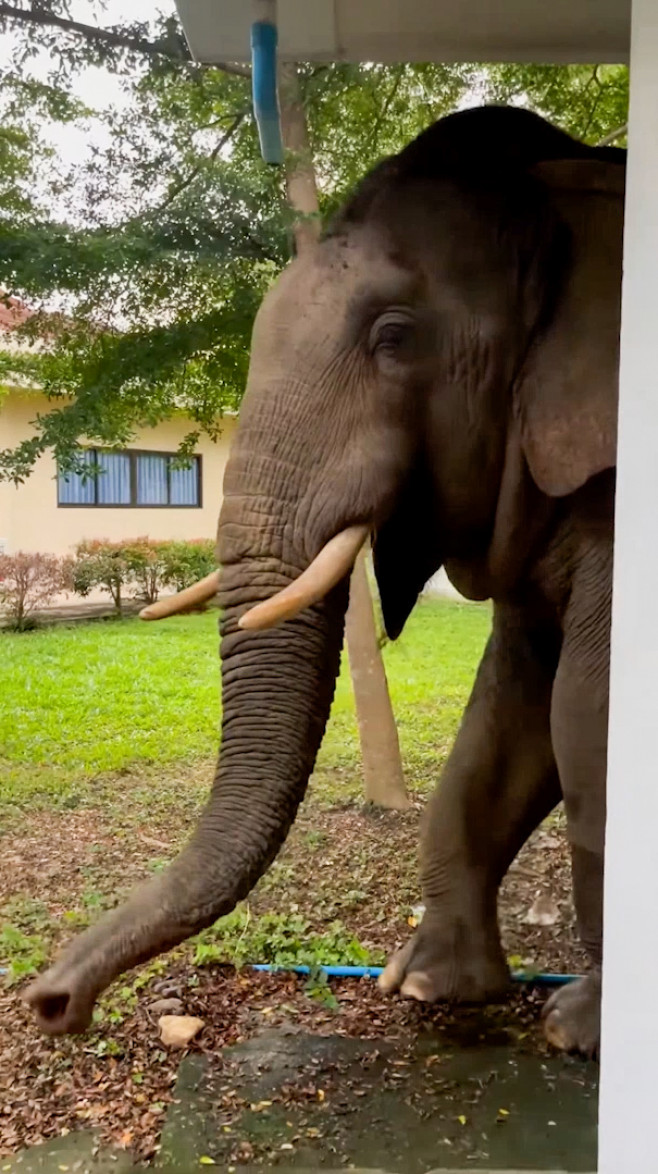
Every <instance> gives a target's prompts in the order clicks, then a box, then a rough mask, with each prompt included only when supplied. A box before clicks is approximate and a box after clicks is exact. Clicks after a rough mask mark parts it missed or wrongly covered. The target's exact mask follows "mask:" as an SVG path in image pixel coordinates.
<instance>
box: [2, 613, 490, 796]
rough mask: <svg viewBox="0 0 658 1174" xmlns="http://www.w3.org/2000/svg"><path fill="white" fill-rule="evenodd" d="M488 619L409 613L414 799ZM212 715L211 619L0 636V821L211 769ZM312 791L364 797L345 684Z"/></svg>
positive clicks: (455, 715) (408, 717)
mask: <svg viewBox="0 0 658 1174" xmlns="http://www.w3.org/2000/svg"><path fill="white" fill-rule="evenodd" d="M489 623H490V620H489V609H488V607H486V606H474V605H472V604H459V603H453V602H448V601H442V600H436V601H434V600H433V601H426V602H423V603H422V604H421V605H420V606H419V607H417V608H416V610H415V612H414V613H413V615H412V617H411V619H410V621H409V624H408V625H407V628H406V629H405V631H404V633H403V635H402V637H401V638H400V640H399V641H398V642H397V643H395V644H389V645H388V646H387V647H386V649H385V653H384V655H385V659H386V667H387V671H388V675H389V680H390V687H391V694H392V698H393V704H394V707H395V712H396V716H397V720H398V725H399V730H400V740H401V744H402V751H403V755H404V759H405V766H406V769H407V773H408V775H409V783H410V786H411V787H412V788H414V789H418V788H421V789H422V787H423V786H424V785H425V784H426V782H427V781H428V775H434V774H435V773H436V767H437V764H438V763H440V761H441V760H442V758H443V757H444V755H445V752H446V749H447V748H448V746H449V744H450V742H451V741H452V738H453V737H454V733H455V730H456V727H457V724H458V721H459V715H460V713H461V710H462V708H463V706H464V703H465V701H466V699H467V696H468V692H469V689H470V685H471V682H472V679H473V673H474V670H475V667H476V664H477V661H478V658H479V656H480V653H481V650H482V647H483V644H484V641H485V639H486V636H487V633H488V630H489ZM219 712H220V700H219V668H218V661H217V628H216V613H210V614H206V615H202V616H191V617H176V618H172V619H170V620H168V621H167V622H166V623H161V624H144V623H143V622H141V621H139V620H136V619H135V620H124V621H123V622H121V623H90V624H85V625H78V626H76V627H70V628H66V627H53V628H50V629H45V630H42V631H37V632H32V633H26V634H24V635H13V634H8V633H5V634H3V635H1V636H0V746H1V747H2V750H1V753H0V815H1V814H2V810H3V808H5V810H6V809H7V807H8V806H11V807H15V806H17V805H18V806H21V805H22V804H24V803H26V802H29V804H30V806H32V807H34V805H35V804H38V805H43V804H44V803H45V804H47V805H55V806H61V805H63V806H64V807H72V806H74V805H75V804H76V803H80V802H84V801H86V800H87V799H88V797H89V782H90V780H92V779H93V780H95V785H96V786H97V785H98V779H99V776H103V775H107V774H108V772H117V771H125V770H131V769H133V768H136V767H137V768H148V767H152V768H155V767H158V766H171V765H173V764H181V765H183V764H192V763H194V762H199V761H205V760H208V759H209V758H211V757H212V756H213V754H214V752H215V750H216V746H217V730H218V721H219ZM317 775H318V781H319V783H320V789H321V788H322V780H324V782H325V783H326V784H327V785H328V784H329V780H330V779H331V778H332V777H333V778H334V780H335V779H338V778H341V777H342V778H345V784H344V785H345V786H346V792H345V794H346V797H349V796H354V795H356V794H358V787H359V781H358V737H357V731H356V725H355V719H354V707H353V702H352V696H351V690H350V683H349V676H348V674H347V672H346V671H345V668H344V670H343V672H342V674H341V678H340V681H339V684H338V689H337V693H336V699H335V702H334V707H333V711H332V715H331V721H330V724H329V728H328V730H327V734H326V737H325V741H324V745H323V747H322V752H321V755H320V759H319V762H318V772H317Z"/></svg>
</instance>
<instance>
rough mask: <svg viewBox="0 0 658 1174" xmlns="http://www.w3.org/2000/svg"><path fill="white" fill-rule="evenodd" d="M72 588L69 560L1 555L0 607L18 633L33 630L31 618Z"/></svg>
mask: <svg viewBox="0 0 658 1174" xmlns="http://www.w3.org/2000/svg"><path fill="white" fill-rule="evenodd" d="M70 587H71V564H70V560H69V559H61V558H56V557H55V555H53V554H29V553H27V552H26V551H23V550H19V551H17V553H16V554H3V555H0V603H1V604H2V606H3V608H4V610H5V611H6V612H7V614H8V616H9V622H10V625H11V627H12V628H14V629H15V630H16V631H18V632H23V631H25V629H26V628H28V627H30V626H31V623H32V622H31V620H30V615H31V613H32V612H33V611H35V610H36V609H37V608H39V607H46V606H47V605H48V604H49V603H50V602H51V600H52V599H53V596H55V595H58V594H59V593H60V591H67V590H69V589H70Z"/></svg>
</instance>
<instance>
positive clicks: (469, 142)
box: [26, 106, 625, 1056]
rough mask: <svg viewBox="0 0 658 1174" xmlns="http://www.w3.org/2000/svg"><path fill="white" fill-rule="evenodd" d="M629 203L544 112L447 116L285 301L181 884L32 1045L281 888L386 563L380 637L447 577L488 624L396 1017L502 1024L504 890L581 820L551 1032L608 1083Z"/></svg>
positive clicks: (246, 451)
mask: <svg viewBox="0 0 658 1174" xmlns="http://www.w3.org/2000/svg"><path fill="white" fill-rule="evenodd" d="M624 182H625V152H624V151H622V150H617V149H614V148H593V147H590V146H586V145H584V144H582V143H580V142H578V141H576V140H575V139H573V138H572V137H570V136H569V135H567V134H566V133H564V132H563V131H561V130H559V129H557V128H556V127H554V126H552V125H550V124H549V123H548V122H546V121H545V120H544V119H542V118H540V117H539V116H538V115H535V114H533V113H531V112H530V111H527V110H523V109H519V108H511V107H505V106H482V107H478V108H474V109H469V110H464V111H461V112H457V113H455V114H451V115H449V116H447V117H445V118H442V119H440V120H439V121H437V122H436V123H434V124H433V125H431V126H430V127H428V128H427V129H426V130H425V131H424V132H423V133H421V134H420V135H419V136H418V137H417V138H416V139H414V140H413V141H412V142H411V143H409V144H408V145H407V146H406V147H405V148H404V149H403V150H401V151H400V152H399V154H397V155H394V156H392V157H390V158H387V159H385V160H383V161H382V162H381V163H379V164H378V165H377V166H375V168H374V169H373V170H371V171H370V172H369V174H367V175H366V176H365V178H364V179H363V180H362V181H361V183H360V184H359V185H358V186H357V188H356V190H355V191H354V192H353V193H352V194H351V196H350V197H349V198H348V199H347V200H346V202H345V203H344V205H343V206H342V208H341V209H340V210H339V211H338V212H337V213H336V214H335V215H334V217H333V219H332V220H331V221H330V223H329V225H328V227H327V228H326V229H325V231H324V233H323V235H322V236H321V238H320V239H319V240H318V242H317V243H315V244H313V245H312V246H311V247H310V248H309V249H308V250H306V251H304V252H303V253H302V254H301V255H299V256H297V257H294V258H293V259H292V260H291V262H290V263H289V264H288V266H287V267H286V268H285V269H284V270H283V272H282V273H281V274H280V275H279V276H278V278H277V279H276V281H275V282H274V284H273V285H272V286H271V288H270V289H269V290H268V292H267V294H266V296H265V298H264V300H263V303H262V305H261V307H260V309H259V312H258V314H257V317H256V321H255V324H254V329H253V336H252V347H251V355H250V366H249V375H248V381H247V388H246V392H245V397H244V401H243V405H242V409H241V412H240V420H239V427H238V430H237V435H236V439H235V441H234V443H233V446H232V450H231V454H230V457H229V461H228V464H227V466H226V471H225V477H224V496H223V501H222V506H221V513H220V518H219V527H218V547H217V555H218V566H219V568H220V570H219V571H218V572H217V577H215V576H210V577H209V581H208V582H205V583H204V584H202V585H201V588H200V591H199V593H198V596H199V597H198V598H197V599H196V602H197V603H198V602H199V599H200V598H201V597H205V596H208V595H209V594H213V593H214V592H215V591H217V592H218V600H219V603H220V607H221V618H220V632H221V664H222V668H221V672H222V696H223V705H222V714H223V716H222V731H221V747H220V754H219V761H218V767H217V772H216V776H215V779H214V782H213V786H212V791H211V795H210V798H209V801H208V804H207V806H206V808H205V810H204V811H203V813H202V814H201V816H200V819H199V822H198V825H197V827H196V830H195V831H194V833H193V835H192V837H191V839H190V841H189V843H188V844H187V846H186V847H185V848H184V849H183V850H182V852H181V854H180V855H179V856H178V857H177V858H176V859H175V860H174V861H173V862H172V864H171V865H170V866H169V868H168V870H166V871H165V872H163V873H162V874H160V875H159V876H157V877H156V878H154V879H152V880H150V881H148V882H147V883H146V884H144V885H142V886H141V887H139V888H138V889H137V890H136V891H135V893H134V894H133V895H132V896H131V897H129V898H128V900H127V902H126V903H125V904H124V905H122V906H121V907H119V908H118V909H116V910H114V911H112V912H110V913H109V914H107V915H106V916H105V917H104V918H103V919H102V920H101V921H100V922H99V923H98V924H96V925H94V926H92V927H91V928H90V929H88V930H87V931H86V932H84V933H83V934H82V935H81V936H80V937H78V938H77V939H75V940H74V941H73V942H72V944H70V945H69V946H68V948H67V949H65V951H64V953H63V955H62V956H61V957H59V958H58V959H56V961H55V963H54V964H53V966H52V967H51V968H50V969H49V970H48V971H47V972H46V973H45V974H43V975H41V976H39V977H38V978H37V979H36V981H35V983H34V984H33V985H32V986H31V987H30V989H29V991H28V992H27V995H26V997H27V1000H28V1002H29V1003H30V1005H31V1006H32V1008H33V1009H34V1011H35V1013H36V1016H37V1020H38V1023H39V1024H40V1026H41V1028H42V1029H43V1030H45V1031H46V1032H50V1033H53V1034H57V1033H64V1032H77V1031H82V1030H84V1028H85V1027H86V1026H87V1024H88V1023H89V1021H90V1017H91V1013H92V1007H93V1004H94V1001H95V999H96V998H97V996H98V995H99V993H100V992H101V991H102V990H103V989H104V988H105V987H106V986H107V985H108V984H109V983H110V982H111V981H112V980H113V979H114V978H115V977H116V976H117V975H119V974H120V973H121V972H123V971H124V970H126V969H128V968H130V967H133V966H135V965H136V964H138V963H142V962H144V961H146V960H147V959H149V958H150V957H152V956H153V955H155V954H157V953H159V952H163V951H166V950H168V949H170V948H171V947H173V946H174V945H176V944H177V943H179V942H181V941H182V940H184V939H186V938H188V937H189V936H190V935H192V934H195V933H197V932H198V931H200V930H202V929H203V928H204V927H206V926H208V925H210V924H211V923H213V922H214V921H216V920H217V918H219V917H221V916H223V915H224V914H227V913H228V912H229V911H230V910H231V909H233V907H234V906H235V904H236V902H238V901H240V900H241V899H243V898H245V897H246V896H247V894H248V893H249V891H250V890H251V888H252V887H253V885H254V884H255V883H256V881H257V880H258V879H259V877H261V876H262V874H263V873H264V871H265V870H266V869H267V868H268V867H269V865H270V864H271V863H272V861H273V860H274V858H275V856H276V854H277V852H278V850H279V848H280V847H281V845H282V843H283V842H284V840H285V838H286V835H287V833H288V831H289V829H290V827H291V825H292V823H293V821H294V819H295V815H296V812H297V808H298V806H299V803H300V801H301V800H302V798H303V796H304V793H305V789H306V786H307V782H308V779H309V775H310V774H311V773H312V770H313V766H314V762H315V758H316V754H317V751H318V748H319V746H320V743H321V740H322V737H323V733H324V729H325V726H326V723H327V719H328V716H329V711H330V707H331V703H332V697H333V692H334V684H335V681H336V677H337V673H338V670H339V659H340V652H341V646H342V641H343V633H344V619H345V612H346V608H347V603H348V594H349V577H350V571H351V568H352V566H353V564H354V561H355V558H356V556H357V553H358V551H359V550H360V548H361V547H362V546H363V544H364V542H365V541H366V540H369V541H370V542H371V543H372V550H373V560H374V568H375V573H376V579H377V584H378V589H379V594H380V597H381V606H382V612H383V617H384V621H385V625H386V630H387V632H388V635H389V636H390V637H391V638H396V637H398V636H399V634H400V633H401V631H402V629H403V627H404V625H405V622H406V620H407V618H408V616H409V614H410V612H411V610H412V608H413V606H414V604H415V602H416V600H417V598H418V595H419V593H420V592H421V590H422V588H423V586H424V584H425V583H426V582H427V580H428V579H429V578H430V577H431V576H432V575H433V574H434V573H435V572H436V571H437V570H438V569H439V568H440V567H444V568H445V569H446V571H447V574H448V576H449V578H450V580H451V581H452V583H453V584H454V585H455V586H456V587H457V589H458V590H459V591H460V592H461V593H462V594H464V595H466V596H467V597H468V598H470V599H474V600H485V599H489V600H491V601H492V617H493V618H492V629H491V634H490V638H489V640H488V643H487V645H486V648H485V651H484V654H483V657H482V661H481V664H480V666H479V670H478V672H477V676H476V679H475V684H474V686H473V690H472V694H471V697H470V700H469V702H468V705H467V707H466V710H465V712H464V715H463V720H462V723H461V726H460V729H459V732H458V735H457V738H456V741H455V745H454V748H453V750H452V752H451V754H450V756H449V760H448V762H447V764H446V766H445V768H444V771H443V773H442V777H441V779H440V782H439V785H438V787H437V789H436V792H435V793H434V795H433V797H432V798H431V799H430V801H429V803H428V807H427V811H426V814H425V821H424V830H423V833H422V844H421V879H422V892H423V901H424V904H425V906H426V912H425V915H424V917H423V920H422V922H421V924H420V926H419V928H418V929H417V931H416V933H415V936H414V937H413V938H411V939H410V941H409V942H408V944H407V945H406V946H405V947H404V948H403V949H402V950H401V951H399V952H397V953H396V954H395V955H394V956H393V957H392V958H391V959H390V961H389V963H388V965H387V966H386V968H385V970H384V973H383V974H382V976H381V979H380V986H381V988H382V991H383V992H395V991H399V992H401V994H402V995H403V996H405V997H410V998H413V999H417V1000H421V1001H435V1000H454V1001H457V1002H459V1001H469V1002H470V1001H477V1000H481V1001H489V1000H494V999H498V998H500V997H501V996H502V995H504V993H505V991H506V990H507V989H508V984H509V981H510V975H509V972H508V967H507V964H506V960H505V956H504V953H503V950H502V947H501V941H500V936H499V928H498V923H497V893H498V888H499V885H500V882H501V880H502V878H503V876H504V875H505V873H506V871H507V869H508V868H509V866H510V864H511V862H512V861H513V860H514V858H515V856H516V855H517V853H518V852H519V850H520V848H521V847H522V845H523V844H524V842H525V841H526V839H527V838H528V836H529V835H530V834H531V832H532V831H533V830H534V829H535V828H536V827H537V826H538V824H539V823H540V822H541V821H542V820H543V819H544V818H545V817H546V816H547V815H548V814H549V813H550V812H551V811H552V810H553V808H554V807H555V806H556V805H557V804H558V803H559V802H560V801H561V800H564V805H565V810H566V819H567V831H568V839H569V844H570V852H571V861H572V881H573V892H574V901H575V906H576V914H577V921H578V927H579V933H580V937H581V941H582V943H583V945H584V947H585V949H586V951H587V955H588V958H589V960H590V963H591V965H590V966H589V967H587V968H586V973H585V975H584V976H583V977H582V978H581V979H579V980H578V981H577V982H575V983H573V984H571V985H568V986H565V987H563V988H561V989H559V990H558V991H557V993H555V994H554V995H553V996H552V997H551V998H550V999H549V1001H548V1003H547V1005H546V1007H545V1008H544V1020H545V1032H546V1035H547V1037H548V1039H549V1040H550V1041H551V1043H553V1044H554V1045H555V1046H557V1047H559V1048H562V1049H564V1050H567V1051H579V1052H581V1053H582V1054H584V1055H590V1056H595V1055H596V1054H597V1050H598V1042H599V1002H600V987H601V956H602V877H603V857H604V824H605V785H606V783H605V780H606V749H607V712H608V675H609V629H610V607H611V580H612V569H611V568H612V554H613V509H614V494H615V463H616V419H617V382H618V361H619V354H618V351H619V325H620V290H621V273H622V228H623V200H624ZM204 593H205V595H204ZM194 595H195V592H194V589H192V591H191V594H190V592H189V591H188V592H187V593H186V596H185V599H184V600H182V601H179V602H178V603H176V602H175V601H174V603H173V605H168V610H175V609H176V608H177V607H179V606H180V607H183V606H191V604H192V602H193V598H192V597H194ZM156 608H157V605H156ZM165 610H167V607H166V608H165Z"/></svg>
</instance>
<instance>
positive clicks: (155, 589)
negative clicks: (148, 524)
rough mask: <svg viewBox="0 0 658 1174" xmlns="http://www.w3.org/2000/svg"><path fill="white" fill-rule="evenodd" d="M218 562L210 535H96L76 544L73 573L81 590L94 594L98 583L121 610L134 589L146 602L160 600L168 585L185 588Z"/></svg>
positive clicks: (75, 588) (74, 588)
mask: <svg viewBox="0 0 658 1174" xmlns="http://www.w3.org/2000/svg"><path fill="white" fill-rule="evenodd" d="M215 565H216V563H215V545H214V542H212V540H211V539H207V538H199V539H195V540H194V541H191V542H185V541H182V540H181V541H171V542H162V541H160V542H158V541H153V540H152V539H150V538H129V539H126V541H124V542H108V541H104V540H100V539H96V540H95V541H93V542H90V541H86V542H80V543H79V544H78V546H76V548H75V559H74V561H73V565H72V576H71V577H72V584H73V590H74V591H75V592H76V593H77V594H78V595H83V596H84V595H89V592H90V591H91V590H92V589H93V588H94V587H97V588H99V589H100V590H101V591H107V593H108V594H109V595H110V596H111V598H112V601H113V603H114V607H115V610H116V612H117V615H121V614H122V610H123V600H124V598H125V596H126V594H128V592H130V593H132V594H133V595H134V596H135V597H136V598H137V599H139V600H141V601H143V602H144V603H154V602H155V600H156V599H157V598H158V595H159V593H160V591H161V590H162V588H163V587H165V586H171V587H174V588H175V590H176V591H182V590H183V588H184V587H189V586H190V585H191V584H192V583H196V581H197V579H203V577H204V575H209V574H210V572H211V571H213V570H214V569H215Z"/></svg>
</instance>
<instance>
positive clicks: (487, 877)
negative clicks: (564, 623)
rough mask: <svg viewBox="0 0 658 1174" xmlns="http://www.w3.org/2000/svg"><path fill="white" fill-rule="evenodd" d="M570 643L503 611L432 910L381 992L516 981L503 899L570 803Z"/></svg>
mask: <svg viewBox="0 0 658 1174" xmlns="http://www.w3.org/2000/svg"><path fill="white" fill-rule="evenodd" d="M559 649H560V636H559V633H558V631H557V630H556V628H555V627H554V626H553V624H552V623H551V622H550V621H548V620H547V617H546V616H545V615H540V614H538V613H532V612H530V611H529V610H527V609H522V608H516V607H511V606H509V605H504V606H503V605H497V606H496V607H495V609H494V623H493V631H492V635H491V637H490V640H489V643H488V644H487V647H486V650H485V653H484V656H483V659H482V662H481V664H480V668H479V670H478V674H477V677H476V681H475V685H474V688H473V692H472V694H471V698H470V701H469V703H468V706H467V708H466V711H465V713H464V717H463V720H462V724H461V727H460V730H459V734H458V736H457V739H456V742H455V746H454V748H453V751H452V753H451V755H450V757H449V759H448V762H447V763H446V766H445V769H444V771H443V774H442V777H441V780H440V783H439V785H438V787H437V789H436V791H435V793H434V795H433V797H432V799H431V800H430V803H429V807H428V812H427V815H426V823H425V830H424V835H423V843H422V850H421V863H422V882H423V897H424V901H425V905H426V912H425V916H424V918H423V921H422V924H421V926H420V928H419V929H418V931H417V932H416V934H415V936H414V937H413V938H412V940H411V941H410V942H409V943H408V944H407V945H406V946H405V947H404V949H402V950H401V951H399V953H398V954H396V955H395V956H394V957H393V958H392V959H391V961H390V962H389V964H388V966H387V968H386V970H385V972H384V974H383V975H382V978H381V979H380V985H381V987H382V988H383V989H384V990H387V991H392V990H396V989H400V990H401V992H402V994H404V995H407V996H410V997H412V998H416V999H421V1000H426V1001H434V1000H437V999H446V1000H459V1001H462V1002H471V1001H486V1000H491V999H494V998H497V997H499V996H500V995H501V994H503V993H504V992H505V990H506V989H507V987H508V983H509V972H508V967H507V963H506V960H505V957H504V954H503V951H502V948H501V943H500V935H499V930H498V919H497V894H498V888H499V885H500V882H501V880H502V878H503V876H504V875H505V873H506V871H507V869H508V868H509V865H510V864H511V862H512V860H513V859H514V857H515V856H516V854H517V853H518V851H519V849H520V848H521V847H522V846H523V844H524V843H525V841H526V839H527V838H528V836H529V835H530V833H531V832H532V831H533V830H534V829H535V827H537V825H538V824H539V823H540V822H541V820H542V819H543V818H544V817H545V816H546V815H548V813H549V812H550V811H551V810H552V809H553V807H555V805H556V804H557V803H558V802H559V800H560V798H561V792H560V784H559V780H558V775H557V769H556V765H555V759H554V755H553V749H552V745H551V731H550V704H551V691H552V686H553V679H554V675H555V670H556V666H557V662H558V657H559Z"/></svg>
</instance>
